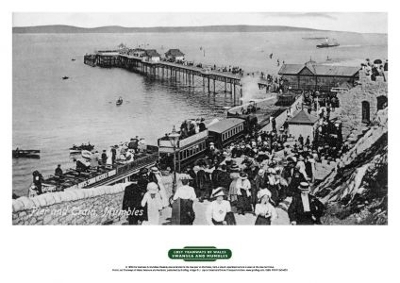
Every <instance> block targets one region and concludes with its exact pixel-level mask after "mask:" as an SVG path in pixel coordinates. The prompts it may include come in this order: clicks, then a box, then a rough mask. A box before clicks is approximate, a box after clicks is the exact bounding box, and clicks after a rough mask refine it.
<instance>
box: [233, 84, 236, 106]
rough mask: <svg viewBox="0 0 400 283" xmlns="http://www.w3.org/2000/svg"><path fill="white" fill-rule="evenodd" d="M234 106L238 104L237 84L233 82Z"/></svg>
mask: <svg viewBox="0 0 400 283" xmlns="http://www.w3.org/2000/svg"><path fill="white" fill-rule="evenodd" d="M233 106H236V85H235V84H233Z"/></svg>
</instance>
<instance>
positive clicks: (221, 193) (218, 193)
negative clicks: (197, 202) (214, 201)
mask: <svg viewBox="0 0 400 283" xmlns="http://www.w3.org/2000/svg"><path fill="white" fill-rule="evenodd" d="M224 190H225V189H224V188H223V187H218V188H216V189H214V190H213V191H212V193H211V197H212V198H216V197H219V196H225V193H224Z"/></svg>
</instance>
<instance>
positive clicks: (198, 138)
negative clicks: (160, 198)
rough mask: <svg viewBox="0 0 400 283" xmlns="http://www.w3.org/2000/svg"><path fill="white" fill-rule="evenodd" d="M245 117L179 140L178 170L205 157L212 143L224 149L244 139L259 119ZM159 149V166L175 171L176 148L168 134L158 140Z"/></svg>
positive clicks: (233, 118) (221, 123)
mask: <svg viewBox="0 0 400 283" xmlns="http://www.w3.org/2000/svg"><path fill="white" fill-rule="evenodd" d="M243 116H244V117H228V118H227V119H224V120H221V121H219V122H217V123H215V124H212V125H211V126H209V127H208V129H206V130H205V131H202V132H200V133H198V134H195V135H192V136H189V137H185V138H184V139H179V141H178V144H177V145H176V149H175V150H176V153H175V154H176V167H177V168H176V170H177V171H181V170H182V169H183V168H185V167H186V166H188V165H190V164H193V163H194V162H195V161H196V160H197V159H199V158H201V157H203V156H204V155H205V154H206V152H207V150H208V148H209V144H210V142H213V143H214V145H215V147H216V148H218V149H223V148H224V147H225V146H227V145H228V144H229V143H231V142H232V141H234V140H235V139H237V138H239V137H242V136H243V135H245V134H246V133H248V132H249V131H251V130H252V129H253V128H254V126H255V125H256V124H257V118H255V117H252V118H249V115H243ZM157 145H158V148H159V155H160V158H159V165H160V167H161V169H162V170H165V169H166V168H167V167H169V168H171V169H173V165H174V147H173V145H172V144H171V141H170V140H169V138H168V134H167V135H165V136H164V137H162V138H160V139H158V141H157Z"/></svg>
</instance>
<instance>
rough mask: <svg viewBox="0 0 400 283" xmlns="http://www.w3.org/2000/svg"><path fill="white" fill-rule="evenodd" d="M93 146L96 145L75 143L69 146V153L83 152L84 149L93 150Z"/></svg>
mask: <svg viewBox="0 0 400 283" xmlns="http://www.w3.org/2000/svg"><path fill="white" fill-rule="evenodd" d="M93 148H94V145H92V144H90V143H88V144H81V145H80V146H76V145H73V146H72V147H71V148H69V153H70V154H75V153H81V152H82V150H88V151H92V150H93Z"/></svg>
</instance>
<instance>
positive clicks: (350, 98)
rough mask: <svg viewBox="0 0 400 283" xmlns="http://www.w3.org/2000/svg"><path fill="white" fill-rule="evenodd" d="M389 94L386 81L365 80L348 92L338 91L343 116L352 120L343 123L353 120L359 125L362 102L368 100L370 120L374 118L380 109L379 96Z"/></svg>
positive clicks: (352, 121)
mask: <svg viewBox="0 0 400 283" xmlns="http://www.w3.org/2000/svg"><path fill="white" fill-rule="evenodd" d="M382 96H384V97H386V98H387V96H388V85H387V83H386V82H378V81H377V82H373V81H364V82H363V83H362V85H359V86H357V87H355V88H352V89H351V90H349V91H348V92H344V93H338V98H339V101H340V107H341V109H342V116H344V117H347V119H349V120H350V121H342V122H343V124H345V123H346V122H351V123H353V124H356V125H359V124H361V123H362V103H363V101H366V102H368V103H369V107H370V120H371V121H372V120H374V119H375V117H376V113H377V111H378V97H382Z"/></svg>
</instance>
